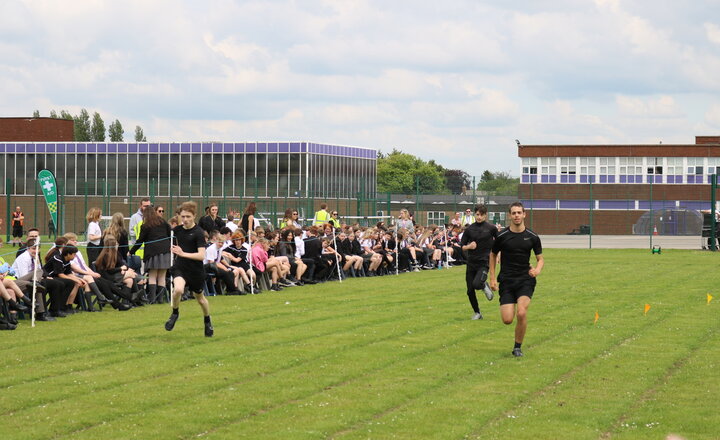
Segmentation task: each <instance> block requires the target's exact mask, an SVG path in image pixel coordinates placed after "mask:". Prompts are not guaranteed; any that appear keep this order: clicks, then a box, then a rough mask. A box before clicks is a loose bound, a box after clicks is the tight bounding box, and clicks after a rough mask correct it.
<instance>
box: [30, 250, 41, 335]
mask: <svg viewBox="0 0 720 440" xmlns="http://www.w3.org/2000/svg"><path fill="white" fill-rule="evenodd" d="M34 247H35V248H36V249H37V252H35V257H33V258H34V259H35V270H33V289H32V311H31V312H30V316H31V319H30V322H31V324H30V326H31V327H35V295H36V294H37V271H38V266H37V265H38V264H40V259H39V258H38V254H39V252H40V237H38V241H37V243H36V244H35V245H34Z"/></svg>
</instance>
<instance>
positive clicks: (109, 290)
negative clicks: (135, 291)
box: [63, 232, 130, 311]
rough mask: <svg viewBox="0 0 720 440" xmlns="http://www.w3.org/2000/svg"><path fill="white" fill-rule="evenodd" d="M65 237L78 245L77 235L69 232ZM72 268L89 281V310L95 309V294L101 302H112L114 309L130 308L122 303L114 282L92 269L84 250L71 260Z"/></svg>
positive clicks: (87, 297) (70, 243)
mask: <svg viewBox="0 0 720 440" xmlns="http://www.w3.org/2000/svg"><path fill="white" fill-rule="evenodd" d="M63 237H64V238H65V239H67V244H69V245H70V246H76V247H77V235H75V234H73V233H72V232H68V233H66V234H65V235H64V236H63ZM70 268H71V269H72V271H73V273H74V274H75V275H76V276H77V277H79V278H82V279H83V280H85V282H86V283H87V285H86V286H85V298H86V300H87V304H88V306H89V307H90V308H89V311H93V308H92V295H93V294H95V296H96V297H97V300H98V303H99V304H110V305H112V307H113V308H114V309H117V310H121V311H125V310H128V309H130V306H128V305H127V304H123V303H121V302H120V300H119V298H118V297H117V296H116V295H115V293H114V292H113V285H112V283H111V282H110V281H108V280H106V279H103V278H102V276H101V275H100V274H99V273H97V272H95V271H94V270H92V269H91V268H90V267H89V266H88V264H87V263H85V259H84V258H83V255H82V252H78V253H77V254H75V258H74V259H73V260H72V261H71V262H70Z"/></svg>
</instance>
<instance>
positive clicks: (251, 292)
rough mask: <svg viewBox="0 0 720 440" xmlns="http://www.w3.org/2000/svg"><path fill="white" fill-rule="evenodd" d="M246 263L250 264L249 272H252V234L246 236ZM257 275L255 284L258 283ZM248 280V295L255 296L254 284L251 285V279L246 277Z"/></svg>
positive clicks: (256, 275)
mask: <svg viewBox="0 0 720 440" xmlns="http://www.w3.org/2000/svg"><path fill="white" fill-rule="evenodd" d="M247 238H248V253H247V255H248V263H249V264H250V271H251V272H253V261H252V248H253V245H252V234H248V236H247ZM258 277H259V275H258V274H255V283H257V282H258ZM248 278H249V279H250V295H255V283H253V280H252V277H251V276H249V275H248Z"/></svg>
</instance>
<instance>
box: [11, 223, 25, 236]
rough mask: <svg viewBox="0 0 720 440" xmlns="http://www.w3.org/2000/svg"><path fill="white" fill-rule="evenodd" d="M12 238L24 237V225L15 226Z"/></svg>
mask: <svg viewBox="0 0 720 440" xmlns="http://www.w3.org/2000/svg"><path fill="white" fill-rule="evenodd" d="M12 236H13V237H15V238H21V237H22V236H23V227H22V225H18V226H13V227H12Z"/></svg>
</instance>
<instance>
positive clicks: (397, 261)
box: [393, 224, 400, 275]
mask: <svg viewBox="0 0 720 440" xmlns="http://www.w3.org/2000/svg"><path fill="white" fill-rule="evenodd" d="M393 236H394V238H395V275H400V252H398V236H397V224H396V225H395V228H394V229H393Z"/></svg>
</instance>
